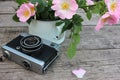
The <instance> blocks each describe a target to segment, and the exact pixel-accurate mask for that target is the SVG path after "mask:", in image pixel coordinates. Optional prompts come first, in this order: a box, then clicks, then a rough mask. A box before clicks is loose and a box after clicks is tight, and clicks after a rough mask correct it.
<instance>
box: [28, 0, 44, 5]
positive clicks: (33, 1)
mask: <svg viewBox="0 0 120 80" xmlns="http://www.w3.org/2000/svg"><path fill="white" fill-rule="evenodd" d="M30 2H31V3H33V4H36V2H38V4H39V5H40V4H42V0H30Z"/></svg>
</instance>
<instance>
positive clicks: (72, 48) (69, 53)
mask: <svg viewBox="0 0 120 80" xmlns="http://www.w3.org/2000/svg"><path fill="white" fill-rule="evenodd" d="M75 54H76V45H75V44H74V43H70V45H69V47H68V50H67V56H68V58H70V59H72V58H73V57H74V56H75Z"/></svg>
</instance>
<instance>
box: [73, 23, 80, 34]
mask: <svg viewBox="0 0 120 80" xmlns="http://www.w3.org/2000/svg"><path fill="white" fill-rule="evenodd" d="M73 29H74V34H79V32H80V31H82V25H74V27H73Z"/></svg>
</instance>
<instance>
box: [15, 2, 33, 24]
mask: <svg viewBox="0 0 120 80" xmlns="http://www.w3.org/2000/svg"><path fill="white" fill-rule="evenodd" d="M34 15H35V8H34V4H32V3H24V4H22V5H21V6H20V8H19V9H18V10H17V16H18V18H19V20H20V21H21V22H26V21H27V20H28V19H29V18H30V17H31V16H34Z"/></svg>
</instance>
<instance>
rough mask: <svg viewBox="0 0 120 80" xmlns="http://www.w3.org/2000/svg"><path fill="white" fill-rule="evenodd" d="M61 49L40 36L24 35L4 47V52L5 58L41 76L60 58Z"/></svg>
mask: <svg viewBox="0 0 120 80" xmlns="http://www.w3.org/2000/svg"><path fill="white" fill-rule="evenodd" d="M59 47H60V46H59V45H58V44H56V43H52V42H50V41H48V40H44V39H41V38H40V37H38V36H35V35H29V34H27V33H22V34H20V35H19V36H17V37H16V38H15V39H13V40H12V41H10V42H8V43H7V44H5V45H4V46H2V51H3V56H4V57H5V58H7V59H9V60H11V61H14V62H16V63H17V64H19V65H21V66H23V67H24V68H26V69H28V70H32V71H34V72H36V73H39V74H41V73H44V72H45V71H46V69H47V68H48V66H49V65H50V64H51V63H52V62H54V61H55V59H56V58H57V57H58V56H59Z"/></svg>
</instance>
